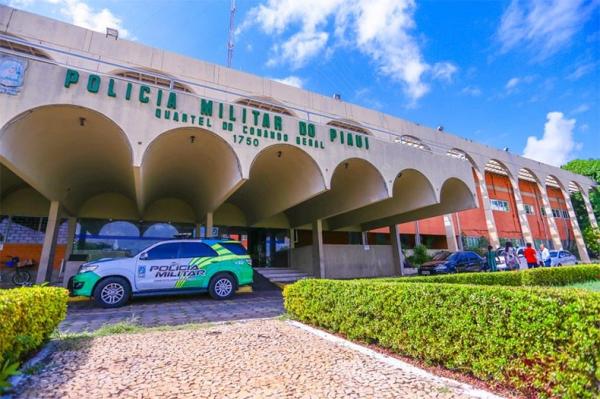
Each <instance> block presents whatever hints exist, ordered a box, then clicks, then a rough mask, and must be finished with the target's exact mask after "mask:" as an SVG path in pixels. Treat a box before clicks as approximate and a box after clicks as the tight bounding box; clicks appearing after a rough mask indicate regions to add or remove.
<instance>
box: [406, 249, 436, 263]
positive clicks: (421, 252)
mask: <svg viewBox="0 0 600 399" xmlns="http://www.w3.org/2000/svg"><path fill="white" fill-rule="evenodd" d="M429 260H431V256H429V254H428V253H427V247H426V246H425V245H422V244H419V245H416V246H415V248H414V249H413V255H412V256H411V257H410V258H409V261H410V263H412V264H413V265H415V266H421V265H422V264H423V263H425V262H427V261H429Z"/></svg>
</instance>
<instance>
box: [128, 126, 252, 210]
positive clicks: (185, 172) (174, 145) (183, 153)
mask: <svg viewBox="0 0 600 399" xmlns="http://www.w3.org/2000/svg"><path fill="white" fill-rule="evenodd" d="M139 176H140V177H139V179H138V185H139V188H138V193H139V194H138V197H139V198H138V200H139V206H140V209H141V210H143V209H145V208H146V206H148V205H149V204H150V203H152V202H154V201H156V200H158V199H160V198H171V197H172V198H180V199H182V200H184V201H185V202H186V203H187V204H189V205H190V206H191V207H192V208H193V209H194V212H195V213H196V220H198V221H201V220H203V219H204V216H205V215H206V213H208V212H212V211H214V210H215V209H217V208H218V207H219V206H220V205H221V204H222V203H223V202H224V201H225V200H226V199H227V198H228V197H229V196H230V195H231V194H232V193H233V192H234V191H235V189H237V188H238V187H239V186H240V185H241V184H242V182H243V177H242V176H243V175H242V166H241V162H240V159H239V157H238V154H237V153H236V151H235V150H234V148H233V147H232V146H231V145H230V144H229V143H228V142H227V141H226V140H225V139H224V138H222V137H221V136H219V135H217V134H215V133H213V132H211V131H209V130H206V129H202V128H199V127H181V128H175V129H171V130H168V131H166V132H163V133H161V134H159V135H158V136H157V137H155V138H154V139H153V140H152V142H151V143H150V144H149V145H148V147H147V148H146V150H145V151H144V154H143V156H142V162H141V166H140V172H139Z"/></svg>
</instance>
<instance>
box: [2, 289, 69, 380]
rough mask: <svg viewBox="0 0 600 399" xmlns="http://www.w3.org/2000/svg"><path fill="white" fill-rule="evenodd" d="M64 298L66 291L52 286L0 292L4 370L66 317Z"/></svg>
mask: <svg viewBox="0 0 600 399" xmlns="http://www.w3.org/2000/svg"><path fill="white" fill-rule="evenodd" d="M67 298H68V292H67V290H65V289H63V288H55V287H40V286H35V287H24V288H15V289H10V290H2V291H0V364H3V365H4V368H5V370H9V369H10V368H7V367H8V366H7V365H11V367H12V365H14V364H18V363H19V362H20V361H21V360H23V359H24V358H25V357H26V356H27V355H29V354H31V353H32V352H33V351H35V350H36V349H38V348H39V347H40V346H41V345H42V344H43V343H44V342H45V341H46V340H47V339H48V337H49V336H50V334H51V333H52V331H54V329H55V328H56V327H57V326H58V324H59V323H60V322H61V321H62V320H63V319H64V318H65V316H66V313H67ZM10 370H12V369H10Z"/></svg>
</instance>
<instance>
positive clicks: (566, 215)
mask: <svg viewBox="0 0 600 399" xmlns="http://www.w3.org/2000/svg"><path fill="white" fill-rule="evenodd" d="M562 217H563V218H565V219H568V218H569V211H567V210H564V209H563V210H562Z"/></svg>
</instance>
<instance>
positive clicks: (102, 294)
mask: <svg viewBox="0 0 600 399" xmlns="http://www.w3.org/2000/svg"><path fill="white" fill-rule="evenodd" d="M130 297H131V288H130V287H129V283H128V282H127V280H125V279H124V278H123V277H109V278H107V279H104V280H102V281H100V283H99V284H98V285H97V286H96V288H95V289H94V299H95V301H96V303H97V304H98V305H100V306H102V307H103V308H118V307H120V306H123V305H125V304H126V303H127V302H129V298H130Z"/></svg>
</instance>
